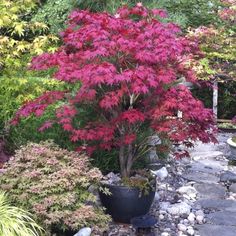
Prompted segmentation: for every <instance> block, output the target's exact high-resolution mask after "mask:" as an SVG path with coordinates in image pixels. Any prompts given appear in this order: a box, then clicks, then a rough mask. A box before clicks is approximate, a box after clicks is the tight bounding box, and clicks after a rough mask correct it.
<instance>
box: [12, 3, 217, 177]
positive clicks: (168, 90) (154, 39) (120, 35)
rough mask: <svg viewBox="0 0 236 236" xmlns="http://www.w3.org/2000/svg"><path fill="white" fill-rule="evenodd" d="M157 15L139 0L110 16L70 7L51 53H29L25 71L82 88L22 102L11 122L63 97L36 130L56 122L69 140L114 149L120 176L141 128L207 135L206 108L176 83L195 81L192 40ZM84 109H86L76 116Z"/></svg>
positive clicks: (187, 137)
mask: <svg viewBox="0 0 236 236" xmlns="http://www.w3.org/2000/svg"><path fill="white" fill-rule="evenodd" d="M160 17H165V12H164V11H162V10H159V9H155V10H149V9H147V8H145V7H143V6H142V5H140V4H139V5H137V6H135V7H134V8H128V7H126V6H125V7H122V8H120V9H119V10H118V12H117V14H115V16H113V15H110V14H108V13H90V12H88V11H74V12H72V13H71V15H70V17H69V25H68V28H67V29H66V30H65V31H64V32H62V34H61V36H62V39H63V42H64V44H63V45H62V46H61V47H60V48H59V49H58V51H57V52H55V53H53V54H47V53H45V54H42V55H40V56H38V57H35V58H34V59H33V61H32V69H35V70H45V69H48V68H52V67H55V68H56V69H57V71H56V73H55V75H54V77H55V78H56V79H58V80H61V81H64V82H67V83H70V84H72V85H73V84H76V83H80V84H81V88H80V89H79V90H78V91H76V92H75V91H73V92H71V93H70V91H66V92H50V93H46V94H44V95H42V96H41V97H40V98H37V99H36V100H34V101H31V102H29V103H28V104H25V105H24V106H23V107H22V108H21V109H20V110H19V111H18V113H17V115H16V117H15V119H14V121H13V122H14V123H16V122H17V121H18V120H19V119H20V118H21V117H25V116H27V115H29V114H31V113H34V114H35V115H37V116H39V115H42V114H43V112H44V110H45V109H46V107H47V106H48V105H49V104H51V103H52V102H55V101H56V100H63V101H64V104H65V105H63V106H62V107H60V108H59V109H57V110H56V118H55V120H54V121H48V122H47V123H46V124H44V125H43V126H42V127H41V130H43V129H45V128H48V127H50V126H51V125H52V122H57V123H59V124H61V125H62V128H63V129H64V130H66V131H68V132H69V134H70V140H71V141H72V142H79V141H82V142H83V143H84V144H85V147H86V148H87V150H89V151H93V150H94V149H95V148H103V149H108V150H109V149H111V148H119V150H120V152H119V160H120V166H121V174H122V176H129V175H130V170H131V167H132V164H133V162H134V161H135V160H136V156H137V155H138V153H139V151H140V149H139V147H140V140H139V139H138V135H139V134H140V132H143V133H145V132H144V131H147V130H149V131H150V132H149V134H150V133H152V134H153V133H165V134H166V135H167V136H168V137H169V139H170V140H172V141H173V142H175V143H182V144H186V145H190V144H191V142H193V141H195V140H201V141H203V142H210V141H214V140H215V138H214V120H213V116H212V112H211V110H209V109H205V108H204V107H203V104H202V103H201V102H200V101H198V100H196V99H195V98H194V97H193V96H192V94H191V92H190V91H189V89H188V88H187V87H185V86H184V85H180V84H179V83H178V81H179V80H178V79H179V78H181V77H184V78H185V80H186V81H190V82H193V83H194V82H195V80H196V78H195V74H194V72H193V71H192V70H191V68H189V67H188V63H187V62H188V60H189V59H190V58H192V57H198V56H199V55H201V52H200V51H199V49H198V45H197V43H196V42H195V41H193V40H192V41H190V40H189V39H187V38H186V37H184V36H183V35H182V34H181V30H180V28H179V27H178V26H177V25H175V24H172V23H163V22H161V21H160ZM86 110H90V111H92V112H93V113H92V115H91V114H90V115H87V116H86V117H85V120H83V122H82V121H81V117H82V116H83V114H84V112H85V111H86ZM178 111H182V114H183V115H182V117H178V116H177V112H178ZM80 143H81V142H80ZM141 143H143V140H141ZM78 150H84V148H79V149H78Z"/></svg>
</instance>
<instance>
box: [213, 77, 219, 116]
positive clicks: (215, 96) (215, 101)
mask: <svg viewBox="0 0 236 236" xmlns="http://www.w3.org/2000/svg"><path fill="white" fill-rule="evenodd" d="M217 106H218V82H217V81H214V83H213V114H214V118H215V119H216V120H217V113H218V111H217V110H218V107H217Z"/></svg>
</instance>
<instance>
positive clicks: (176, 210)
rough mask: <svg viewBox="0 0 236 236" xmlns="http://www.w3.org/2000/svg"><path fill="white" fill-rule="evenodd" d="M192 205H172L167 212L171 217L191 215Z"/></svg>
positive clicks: (183, 203)
mask: <svg viewBox="0 0 236 236" xmlns="http://www.w3.org/2000/svg"><path fill="white" fill-rule="evenodd" d="M190 209H191V207H190V205H188V204H187V203H186V202H181V203H176V204H173V205H170V206H169V207H168V208H167V212H168V213H170V214H171V215H183V214H189V213H190Z"/></svg>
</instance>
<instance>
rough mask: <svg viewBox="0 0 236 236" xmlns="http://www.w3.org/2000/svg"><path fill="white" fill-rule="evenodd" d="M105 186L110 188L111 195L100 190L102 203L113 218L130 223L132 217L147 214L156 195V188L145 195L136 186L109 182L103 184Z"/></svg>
mask: <svg viewBox="0 0 236 236" xmlns="http://www.w3.org/2000/svg"><path fill="white" fill-rule="evenodd" d="M103 187H106V188H107V189H109V191H110V193H111V195H106V194H104V193H103V192H101V191H100V192H99V195H100V200H101V203H102V205H103V206H104V207H105V208H106V212H107V213H108V214H109V215H111V216H112V218H113V220H114V221H115V222H120V223H127V224H130V220H131V219H132V218H134V217H137V216H142V215H145V214H147V213H148V212H149V210H150V207H151V205H152V202H153V199H154V196H155V191H154V190H152V191H150V192H149V193H148V194H147V195H144V194H140V190H139V189H138V188H134V187H126V186H115V185H108V184H106V185H103ZM140 195H141V196H140Z"/></svg>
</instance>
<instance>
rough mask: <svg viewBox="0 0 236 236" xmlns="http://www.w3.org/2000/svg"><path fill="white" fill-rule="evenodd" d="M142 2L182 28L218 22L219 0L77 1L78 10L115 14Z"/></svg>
mask: <svg viewBox="0 0 236 236" xmlns="http://www.w3.org/2000/svg"><path fill="white" fill-rule="evenodd" d="M138 2H142V3H143V5H144V6H146V7H148V8H163V9H166V10H167V11H168V14H169V19H168V20H169V21H171V22H176V23H178V24H179V25H181V26H182V27H184V28H187V27H189V26H191V27H198V26H200V25H208V24H211V23H212V22H216V21H218V19H219V18H218V16H217V11H218V9H219V8H220V6H221V5H222V4H221V3H220V0H211V1H206V0H175V1H173V0H143V1H140V0H121V1H116V0H79V1H78V7H79V8H80V9H90V10H92V11H104V10H106V11H109V12H112V13H114V12H116V10H117V8H119V7H120V6H121V5H129V6H134V5H135V4H137V3H138Z"/></svg>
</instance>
